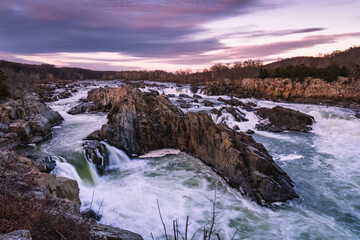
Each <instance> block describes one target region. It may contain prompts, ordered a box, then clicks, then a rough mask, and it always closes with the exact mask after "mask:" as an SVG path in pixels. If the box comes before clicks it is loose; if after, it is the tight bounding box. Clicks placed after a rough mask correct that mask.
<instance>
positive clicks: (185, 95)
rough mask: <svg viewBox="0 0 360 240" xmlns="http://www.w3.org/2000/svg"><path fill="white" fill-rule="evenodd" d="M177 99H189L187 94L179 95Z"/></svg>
mask: <svg viewBox="0 0 360 240" xmlns="http://www.w3.org/2000/svg"><path fill="white" fill-rule="evenodd" d="M179 97H181V98H191V97H190V96H189V95H187V94H183V93H182V94H179Z"/></svg>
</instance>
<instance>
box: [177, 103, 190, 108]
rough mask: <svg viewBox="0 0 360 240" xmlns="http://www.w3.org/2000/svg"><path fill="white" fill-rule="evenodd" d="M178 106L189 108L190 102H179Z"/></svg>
mask: <svg viewBox="0 0 360 240" xmlns="http://www.w3.org/2000/svg"><path fill="white" fill-rule="evenodd" d="M179 106H180V108H190V103H187V102H181V103H180V105H179Z"/></svg>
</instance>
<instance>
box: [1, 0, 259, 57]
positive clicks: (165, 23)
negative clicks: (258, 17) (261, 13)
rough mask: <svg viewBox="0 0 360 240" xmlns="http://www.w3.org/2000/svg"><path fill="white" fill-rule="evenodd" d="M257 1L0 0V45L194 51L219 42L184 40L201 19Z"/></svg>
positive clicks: (18, 49) (41, 49) (27, 49)
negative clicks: (0, 0)
mask: <svg viewBox="0 0 360 240" xmlns="http://www.w3.org/2000/svg"><path fill="white" fill-rule="evenodd" d="M259 6H260V4H259V1H258V0H213V1H203V0H195V1H190V0H184V1H170V0H143V1H134V0H128V1H116V0H104V1H96V0H79V1H72V0H71V1H70V0H64V1H51V0H50V1H49V0H32V1H25V0H19V1H15V2H14V1H9V0H4V1H2V2H1V3H0V31H1V35H0V51H7V52H14V53H26V54H30V53H49V52H98V51H102V52H121V53H126V54H129V55H134V56H143V57H148V56H154V57H159V56H164V55H167V54H172V55H182V54H190V53H193V54H198V53H201V52H204V51H211V50H216V49H221V48H223V47H224V46H223V45H222V44H221V43H220V42H219V41H218V40H217V39H215V38H209V39H205V40H189V38H188V36H190V35H193V34H195V33H199V32H201V31H203V30H202V29H201V28H200V27H199V26H200V25H201V24H202V23H204V22H208V21H211V20H215V19H220V18H224V17H229V16H233V15H239V14H245V13H247V12H249V11H254V10H255V9H256V8H258V7H259Z"/></svg>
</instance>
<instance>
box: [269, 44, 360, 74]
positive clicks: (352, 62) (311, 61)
mask: <svg viewBox="0 0 360 240" xmlns="http://www.w3.org/2000/svg"><path fill="white" fill-rule="evenodd" d="M300 64H305V65H308V66H314V67H321V68H325V67H328V66H329V65H331V64H337V65H339V66H345V67H346V68H348V70H349V76H351V77H355V76H357V77H359V74H360V47H351V48H349V49H347V50H345V51H334V52H333V53H331V54H326V55H324V56H323V57H293V58H287V59H284V60H281V61H277V62H273V63H270V64H267V65H265V66H264V67H263V68H266V69H268V70H275V69H276V68H278V67H281V68H284V67H287V66H289V65H300Z"/></svg>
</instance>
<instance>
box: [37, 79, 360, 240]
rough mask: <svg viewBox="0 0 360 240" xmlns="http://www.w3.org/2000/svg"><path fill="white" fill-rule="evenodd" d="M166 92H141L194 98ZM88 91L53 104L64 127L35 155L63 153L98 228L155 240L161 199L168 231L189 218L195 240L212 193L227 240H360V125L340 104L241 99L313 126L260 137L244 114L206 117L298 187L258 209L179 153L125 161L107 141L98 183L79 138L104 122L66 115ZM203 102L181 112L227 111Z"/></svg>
mask: <svg viewBox="0 0 360 240" xmlns="http://www.w3.org/2000/svg"><path fill="white" fill-rule="evenodd" d="M163 85H164V86H165V87H161V88H157V87H148V88H146V89H143V90H144V91H150V90H158V91H159V92H160V93H165V94H175V97H174V98H170V100H171V101H172V102H174V103H175V104H177V103H176V100H177V99H178V97H179V95H180V94H187V95H189V96H192V93H191V91H190V87H189V86H183V87H177V86H176V85H175V84H163ZM89 89H90V88H81V89H79V92H78V93H77V94H76V95H75V96H73V97H72V98H70V99H65V100H60V101H57V102H55V103H51V104H50V106H51V107H52V108H54V109H55V110H57V111H59V112H60V113H61V115H62V116H63V117H64V118H65V121H64V122H63V124H62V125H61V128H56V129H54V135H53V138H52V139H50V140H48V141H46V142H45V143H43V144H41V145H37V146H36V148H37V149H38V150H39V151H42V152H45V153H48V154H50V155H53V156H60V157H59V158H58V160H57V163H58V164H57V167H56V169H55V173H56V174H57V175H61V176H67V177H70V178H73V179H75V180H77V181H78V182H79V186H80V198H81V201H82V208H85V207H88V206H89V205H90V203H91V202H92V206H93V208H94V209H95V210H98V209H99V207H100V205H101V208H100V213H101V214H102V215H103V218H102V219H101V222H102V223H104V224H109V225H112V226H117V227H120V228H124V229H128V230H131V231H134V232H137V233H140V234H141V235H142V236H143V237H144V239H151V236H150V233H153V235H154V237H155V239H163V229H162V225H161V221H160V218H159V215H158V209H157V205H156V201H157V200H158V201H159V204H160V208H161V212H162V215H163V218H164V221H165V223H166V224H167V229H168V232H171V228H172V221H173V220H174V219H176V218H178V219H179V221H180V226H179V227H180V229H184V224H185V220H186V216H189V218H190V223H191V225H190V229H189V232H190V233H193V232H194V231H195V229H197V228H198V227H200V226H201V225H203V224H204V223H205V222H206V221H207V219H208V218H209V217H210V215H211V207H212V205H211V202H210V201H209V200H208V199H207V197H208V198H212V197H213V196H214V192H215V189H216V194H217V205H216V207H217V210H218V212H219V214H218V216H219V217H220V220H219V222H218V227H219V228H220V227H221V228H222V230H221V232H220V235H221V236H222V237H223V238H224V239H231V237H232V235H233V233H234V232H235V231H236V229H238V230H239V233H238V235H237V236H238V237H237V238H238V239H359V236H360V203H359V199H360V191H359V189H360V148H359V147H358V143H359V142H360V121H359V119H356V118H355V117H354V114H353V112H351V111H349V110H346V109H341V108H336V107H325V106H318V105H307V104H288V103H274V102H271V101H261V100H256V99H241V100H242V101H244V102H246V101H251V102H254V103H256V104H257V105H258V107H274V106H277V105H280V106H284V107H288V108H292V109H295V110H299V111H301V112H304V113H307V114H310V115H312V116H314V118H315V121H316V123H314V125H313V126H312V128H313V130H312V131H311V132H310V133H297V132H283V133H269V132H261V131H257V130H256V128H255V125H256V124H257V123H258V121H259V119H258V118H257V117H256V115H255V114H254V113H253V112H248V111H245V110H241V111H242V112H244V113H245V115H246V118H247V119H249V121H247V122H236V121H235V119H234V117H233V116H231V115H230V114H228V113H223V116H222V117H217V116H215V115H213V114H212V115H211V117H212V119H213V120H214V121H215V122H216V123H220V122H222V123H225V124H227V125H228V126H229V127H231V128H233V127H235V126H238V127H239V128H240V131H246V130H247V129H252V130H254V131H255V134H254V135H253V137H254V138H255V140H256V141H257V142H260V143H262V144H264V146H265V147H266V149H268V151H269V152H270V154H271V155H272V156H273V158H274V160H275V161H276V162H277V163H278V164H279V165H280V167H281V168H282V169H283V170H284V171H285V172H286V173H287V174H288V175H289V176H290V177H291V179H292V180H293V181H294V184H295V189H296V191H297V193H298V194H299V196H300V198H299V199H295V200H292V201H289V202H287V203H285V204H274V205H273V206H271V207H261V206H258V205H257V204H256V203H254V202H252V201H249V200H248V199H246V198H244V197H242V196H241V195H240V194H239V192H238V191H237V190H235V189H233V188H231V187H229V186H228V185H227V184H226V183H225V181H224V180H223V179H222V178H221V177H219V176H218V175H217V174H216V173H214V172H213V171H212V169H211V168H209V167H208V166H205V165H204V164H203V163H202V162H201V161H200V160H198V159H197V158H194V157H191V156H189V155H187V154H184V153H180V154H177V155H167V156H163V157H158V158H145V159H129V158H128V156H126V154H125V153H124V152H123V151H121V150H119V149H116V148H114V147H112V146H110V145H108V144H106V143H104V144H105V145H106V148H107V151H108V153H109V159H110V166H109V167H107V168H106V169H105V173H104V175H103V176H101V177H99V176H97V174H96V172H95V170H94V167H93V166H92V165H91V164H89V163H88V162H87V161H86V159H85V157H84V154H83V150H82V147H81V144H82V139H83V138H85V137H86V136H87V135H88V134H90V133H91V132H93V131H94V130H97V129H99V128H100V127H101V125H102V124H104V123H106V115H104V114H80V115H75V116H72V115H68V114H67V113H66V111H67V110H68V109H69V108H71V107H72V106H74V105H76V104H77V103H78V100H79V99H80V98H81V97H85V96H86V91H87V90H89ZM198 94H199V92H198ZM201 96H202V97H203V98H202V99H200V100H199V101H200V103H191V107H190V108H189V109H182V110H183V111H184V112H186V111H200V110H204V111H208V112H209V111H210V110H211V109H212V108H217V109H220V108H221V106H225V105H224V104H223V103H221V102H219V101H217V99H218V97H220V96H206V95H201ZM221 97H222V98H228V97H227V96H221ZM184 99H185V98H184ZM205 99H207V100H210V101H213V102H214V107H205V106H203V105H202V104H201V101H202V100H205ZM186 101H189V102H190V101H192V100H191V99H186ZM239 110H240V109H239ZM93 194H94V197H92V195H93ZM102 201H103V203H102ZM101 203H102V204H101ZM197 239H200V235H199V236H198V238H197Z"/></svg>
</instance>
